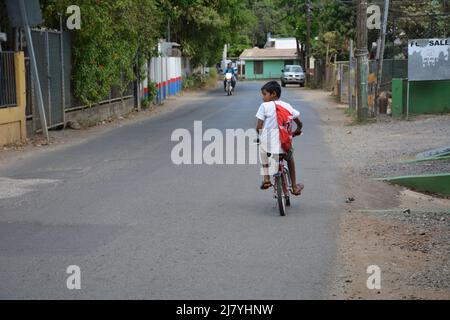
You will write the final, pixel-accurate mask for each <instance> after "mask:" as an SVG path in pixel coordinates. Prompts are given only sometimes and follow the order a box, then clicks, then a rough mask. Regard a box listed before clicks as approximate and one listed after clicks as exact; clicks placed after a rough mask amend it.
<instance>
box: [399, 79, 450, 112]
mask: <svg viewBox="0 0 450 320" xmlns="http://www.w3.org/2000/svg"><path fill="white" fill-rule="evenodd" d="M407 85H408V82H407V80H405V79H393V80H392V115H393V116H396V117H399V116H401V115H403V114H406V103H407V92H408V90H407ZM409 90H410V96H409V99H410V102H409V113H410V114H427V113H444V112H450V81H420V82H410V89H409Z"/></svg>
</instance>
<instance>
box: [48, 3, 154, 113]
mask: <svg viewBox="0 0 450 320" xmlns="http://www.w3.org/2000/svg"><path fill="white" fill-rule="evenodd" d="M69 5H78V6H79V7H80V9H81V30H74V31H72V34H73V66H74V67H73V81H74V92H75V95H76V96H77V97H78V98H79V99H80V100H81V101H82V102H83V103H85V104H86V105H92V104H95V103H97V102H99V101H101V100H103V99H105V98H106V97H107V96H108V94H109V92H110V90H111V88H112V87H113V86H116V87H118V88H120V90H121V91H122V92H124V91H125V89H126V88H127V87H128V85H129V83H130V82H131V81H133V80H135V78H136V76H135V66H136V64H137V63H138V64H139V67H140V66H141V65H142V64H143V63H144V61H145V59H146V58H149V57H150V56H151V55H152V54H154V50H155V46H156V44H157V40H158V37H159V33H158V31H157V30H158V29H159V23H160V22H159V21H160V18H161V17H160V16H158V15H155V12H158V11H157V10H156V6H155V3H154V1H153V0H43V1H41V6H42V8H43V13H44V18H45V26H47V27H50V28H52V27H53V28H57V27H59V21H58V14H62V15H63V16H66V8H67V7H68V6H69ZM149 17H152V18H151V19H150V18H149Z"/></svg>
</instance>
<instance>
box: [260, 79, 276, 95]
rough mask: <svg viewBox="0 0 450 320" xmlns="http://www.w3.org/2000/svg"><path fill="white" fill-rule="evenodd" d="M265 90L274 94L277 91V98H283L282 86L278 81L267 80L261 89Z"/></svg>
mask: <svg viewBox="0 0 450 320" xmlns="http://www.w3.org/2000/svg"><path fill="white" fill-rule="evenodd" d="M263 90H265V91H266V92H268V93H270V94H272V93H274V92H275V94H276V95H277V98H278V99H280V98H281V86H280V84H279V83H278V82H276V81H270V82H267V83H266V84H265V85H264V86H263V87H262V88H261V91H263Z"/></svg>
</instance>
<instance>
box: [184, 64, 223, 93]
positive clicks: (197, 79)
mask: <svg viewBox="0 0 450 320" xmlns="http://www.w3.org/2000/svg"><path fill="white" fill-rule="evenodd" d="M217 80H218V74H217V70H216V69H215V68H211V71H210V73H209V74H207V75H202V74H193V75H190V76H188V77H186V78H184V79H183V90H195V89H203V88H207V87H208V88H211V87H215V86H216V85H217Z"/></svg>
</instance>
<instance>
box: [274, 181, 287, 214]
mask: <svg viewBox="0 0 450 320" xmlns="http://www.w3.org/2000/svg"><path fill="white" fill-rule="evenodd" d="M276 183H277V202H278V210H279V211H280V215H281V216H282V217H284V216H285V215H286V197H285V194H284V178H283V175H280V176H278V177H277V178H276Z"/></svg>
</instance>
